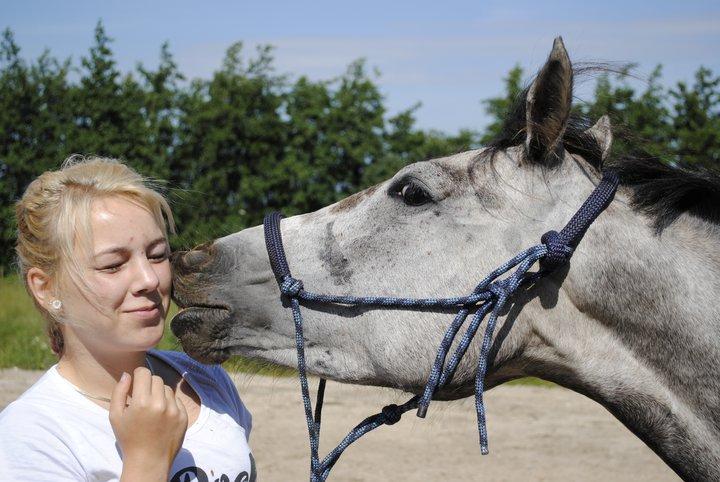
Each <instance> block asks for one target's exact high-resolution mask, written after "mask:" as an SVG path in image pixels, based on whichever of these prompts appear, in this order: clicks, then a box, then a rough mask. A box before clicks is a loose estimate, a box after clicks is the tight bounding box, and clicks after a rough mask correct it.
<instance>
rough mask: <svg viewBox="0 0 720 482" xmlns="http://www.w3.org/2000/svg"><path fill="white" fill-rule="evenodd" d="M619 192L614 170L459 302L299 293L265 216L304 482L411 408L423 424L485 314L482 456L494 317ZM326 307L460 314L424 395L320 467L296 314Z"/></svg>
mask: <svg viewBox="0 0 720 482" xmlns="http://www.w3.org/2000/svg"><path fill="white" fill-rule="evenodd" d="M617 186H618V178H617V175H616V174H615V173H614V172H607V173H606V174H605V176H604V177H603V179H602V181H601V182H600V184H598V186H597V187H596V188H595V190H594V191H593V192H592V194H591V195H590V196H589V197H588V199H587V200H586V201H585V203H583V205H582V206H581V208H580V209H579V210H578V212H577V213H575V215H574V216H573V217H572V219H571V220H570V221H569V222H568V223H567V225H566V226H565V227H564V228H563V229H562V231H560V233H557V232H555V231H549V232H547V233H545V234H544V235H543V236H542V238H541V242H542V244H539V245H536V246H533V247H531V248H528V249H526V250H525V251H523V252H521V253H519V254H518V255H516V256H515V257H514V258H512V259H510V260H508V261H507V262H505V263H504V264H503V265H502V266H500V267H499V268H497V269H496V270H494V271H493V272H492V273H490V274H489V275H488V276H487V277H486V278H485V279H484V280H483V281H481V282H480V283H479V284H478V285H477V286H476V288H475V289H474V290H473V292H472V293H471V294H470V295H468V296H464V297H456V298H422V299H416V298H398V297H386V296H369V297H356V296H344V295H323V294H317V293H311V292H309V291H305V289H304V287H303V283H302V281H300V280H298V279H295V278H293V277H292V275H291V273H290V268H289V267H288V263H287V259H286V258H285V250H284V248H283V244H282V234H281V232H280V220H281V219H282V216H281V215H280V214H279V213H277V212H275V213H271V214H268V215H267V216H265V221H264V231H265V243H266V247H267V252H268V257H269V259H270V265H271V266H272V269H273V272H274V273H275V276H276V278H277V281H278V285H279V287H280V292H281V293H282V296H285V297H286V298H287V299H289V300H290V307H291V309H292V313H293V322H294V324H295V345H296V349H297V357H298V373H299V378H300V387H301V392H302V397H303V405H304V408H305V418H306V421H307V426H308V434H309V438H310V481H311V482H323V481H325V480H326V479H327V477H328V476H329V475H330V470H331V469H332V467H333V466H334V465H335V463H336V462H337V460H338V459H339V457H340V455H341V454H342V453H343V451H344V450H345V449H346V448H347V447H349V446H350V445H351V444H352V443H353V442H355V441H356V440H357V439H358V438H360V437H362V436H363V435H364V434H366V433H367V432H370V431H371V430H374V429H376V428H377V427H379V426H380V425H393V424H395V423H397V422H398V421H399V420H400V417H401V416H402V414H404V413H405V412H407V411H409V410H412V409H415V408H417V415H418V416H419V417H422V418H424V417H425V415H426V413H427V410H428V407H429V405H430V401H431V400H432V397H433V395H434V393H435V392H436V391H437V389H438V388H440V387H443V386H445V385H446V384H447V383H449V382H450V381H451V380H452V377H453V375H454V374H455V370H456V369H457V366H458V364H459V363H460V361H461V360H462V357H463V356H464V355H465V352H466V351H467V349H468V347H469V346H470V343H471V342H472V340H473V338H474V337H475V334H476V332H477V330H478V328H479V326H480V324H481V323H482V321H483V319H484V318H485V316H486V315H487V314H488V313H490V317H489V318H488V322H487V325H486V327H485V334H484V336H483V340H482V345H481V349H480V356H479V359H478V367H477V372H476V376H475V409H476V413H477V424H478V433H479V438H480V450H481V452H482V454H487V453H488V437H487V427H486V420H485V405H484V403H483V391H484V380H485V373H486V372H487V368H488V366H487V363H488V360H487V358H488V354H489V351H490V346H491V342H492V335H493V332H494V329H495V324H496V322H497V318H498V316H499V314H500V313H501V312H502V310H503V308H504V307H505V304H506V303H507V301H508V299H509V298H510V296H511V295H512V294H513V293H514V292H515V291H516V290H517V289H518V287H520V286H521V285H523V284H528V283H534V282H535V281H537V280H538V279H539V278H541V277H542V276H544V275H546V274H548V273H550V272H552V271H554V270H555V269H556V268H557V267H559V266H561V265H562V264H564V263H566V262H567V261H568V260H569V259H570V257H571V256H572V253H573V251H574V250H575V248H576V247H577V244H578V243H579V242H580V240H581V239H582V237H583V235H584V234H585V232H586V231H587V229H588V228H589V227H590V224H592V222H593V221H594V220H595V219H596V218H597V216H599V215H600V213H601V212H602V211H603V210H604V209H605V208H606V207H607V206H608V205H609V204H610V202H611V201H612V199H613V197H614V195H615V191H616V190H617ZM538 260H539V261H540V269H539V271H537V272H534V273H528V270H529V269H530V268H531V267H532V266H533V265H534V264H535V262H536V261H538ZM515 267H517V269H516V270H515V271H514V272H513V273H512V274H511V275H509V276H507V277H506V278H504V279H499V278H500V276H502V275H504V274H505V273H507V272H508V271H510V270H512V269H513V268H515ZM301 301H307V302H313V303H331V304H342V305H348V306H357V305H365V306H396V307H403V308H430V307H455V308H458V309H459V311H458V313H457V315H456V316H455V319H454V320H453V322H452V323H451V324H450V326H449V327H448V329H447V330H446V332H445V335H444V336H443V339H442V341H441V343H440V347H439V348H438V353H437V356H436V358H435V363H434V364H433V367H432V369H431V371H430V376H429V378H428V381H427V384H426V385H425V389H424V390H423V393H422V395H416V396H414V397H412V398H411V399H410V400H408V401H407V402H405V403H403V404H402V405H395V404H391V405H388V406H386V407H383V409H382V411H381V412H380V413H377V414H375V415H371V416H370V417H368V418H366V419H365V420H363V421H362V422H360V423H359V424H358V425H357V426H355V428H353V429H352V430H351V431H350V432H349V433H348V435H347V436H346V437H345V438H344V439H343V440H342V441H341V442H340V443H339V444H338V446H337V447H336V448H335V449H333V450H332V451H331V452H330V453H329V454H328V455H327V456H326V457H325V458H324V459H323V460H322V461H320V458H319V454H318V452H319V445H320V422H321V413H322V404H323V398H324V393H325V379H320V383H319V385H318V395H317V406H316V410H315V414H314V417H313V410H312V402H311V399H310V390H309V386H308V380H307V370H306V365H305V342H304V337H303V318H302V313H301V312H300V302H301ZM473 308H477V311H476V312H475V314H474V315H473V317H472V320H471V322H470V324H469V325H468V327H467V328H466V330H465V333H464V334H463V336H462V338H461V340H460V343H459V344H458V346H457V347H456V348H455V351H454V352H453V355H452V357H451V358H450V361H449V362H448V363H447V365H446V364H445V360H446V358H447V354H448V352H449V350H450V348H451V346H452V343H453V341H454V340H455V338H456V336H457V333H458V331H459V330H460V328H461V327H462V325H463V324H464V322H465V320H466V319H467V318H468V316H469V314H470V312H471V311H472V309H473Z"/></svg>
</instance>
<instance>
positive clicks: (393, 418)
mask: <svg viewBox="0 0 720 482" xmlns="http://www.w3.org/2000/svg"><path fill="white" fill-rule="evenodd" d="M382 414H383V418H384V419H385V425H394V424H396V423H398V422H399V421H400V417H402V414H403V413H402V412H401V411H400V410H398V406H397V405H395V404H394V403H391V404H390V405H388V406H386V407H383V409H382Z"/></svg>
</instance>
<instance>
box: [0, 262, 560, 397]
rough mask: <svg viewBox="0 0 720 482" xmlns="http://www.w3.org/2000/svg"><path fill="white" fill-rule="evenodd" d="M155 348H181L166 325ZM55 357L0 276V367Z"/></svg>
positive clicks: (8, 279)
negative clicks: (161, 337)
mask: <svg viewBox="0 0 720 482" xmlns="http://www.w3.org/2000/svg"><path fill="white" fill-rule="evenodd" d="M175 313H177V306H175V304H174V303H173V304H172V305H171V306H170V314H169V316H168V320H170V319H171V318H172V316H173V315H174V314H175ZM158 348H160V349H161V350H175V351H181V348H180V344H179V343H178V340H177V338H175V336H173V334H172V332H171V331H170V328H169V327H166V329H165V334H164V336H163V339H162V340H161V341H160V344H159V345H158ZM56 361H57V359H56V358H55V355H54V354H53V353H52V351H51V350H50V346H49V345H48V342H47V336H46V335H45V321H44V320H43V319H42V317H41V316H40V314H39V313H38V311H37V310H36V309H35V307H34V306H33V303H32V300H31V299H30V296H28V294H27V293H26V292H25V288H24V286H23V285H22V282H21V281H20V280H19V279H18V277H17V276H14V275H11V276H5V277H2V278H0V368H11V367H18V368H25V369H30V370H45V369H47V368H49V367H50V366H51V365H52V364H54V363H55V362H56ZM223 366H224V367H225V369H226V370H228V371H232V372H244V373H256V374H261V375H271V376H291V375H294V374H295V373H296V371H295V370H293V369H290V368H285V367H279V366H275V365H271V364H269V363H267V362H262V361H256V360H252V359H247V358H243V357H233V358H231V359H229V360H228V361H227V362H225V363H224V364H223ZM510 384H513V385H536V386H545V387H551V386H555V385H554V384H553V383H550V382H546V381H544V380H540V379H539V378H521V379H519V380H514V381H512V382H510Z"/></svg>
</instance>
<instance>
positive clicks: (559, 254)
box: [540, 231, 574, 272]
mask: <svg viewBox="0 0 720 482" xmlns="http://www.w3.org/2000/svg"><path fill="white" fill-rule="evenodd" d="M540 242H542V244H544V245H545V246H547V249H548V252H547V254H546V255H545V257H544V258H543V259H541V260H540V268H541V269H542V270H543V271H546V272H550V271H555V270H556V269H557V268H559V267H560V266H562V265H563V264H565V263H567V262H568V261H570V257H571V256H572V254H573V251H574V250H573V248H572V246H570V245H568V244H567V243H566V242H565V240H563V239H561V237H560V234H558V232H557V231H548V232H547V233H545V234H543V235H542V238H540Z"/></svg>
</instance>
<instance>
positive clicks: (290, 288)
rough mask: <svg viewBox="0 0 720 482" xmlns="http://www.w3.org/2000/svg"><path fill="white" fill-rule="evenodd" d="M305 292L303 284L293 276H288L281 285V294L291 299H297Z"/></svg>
mask: <svg viewBox="0 0 720 482" xmlns="http://www.w3.org/2000/svg"><path fill="white" fill-rule="evenodd" d="M302 290H303V282H302V281H300V280H299V279H295V278H293V277H292V276H289V275H288V276H286V277H285V278H283V280H282V283H280V292H281V293H282V294H284V295H286V296H289V297H290V298H295V297H297V295H299V294H300V292H301V291H302Z"/></svg>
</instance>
